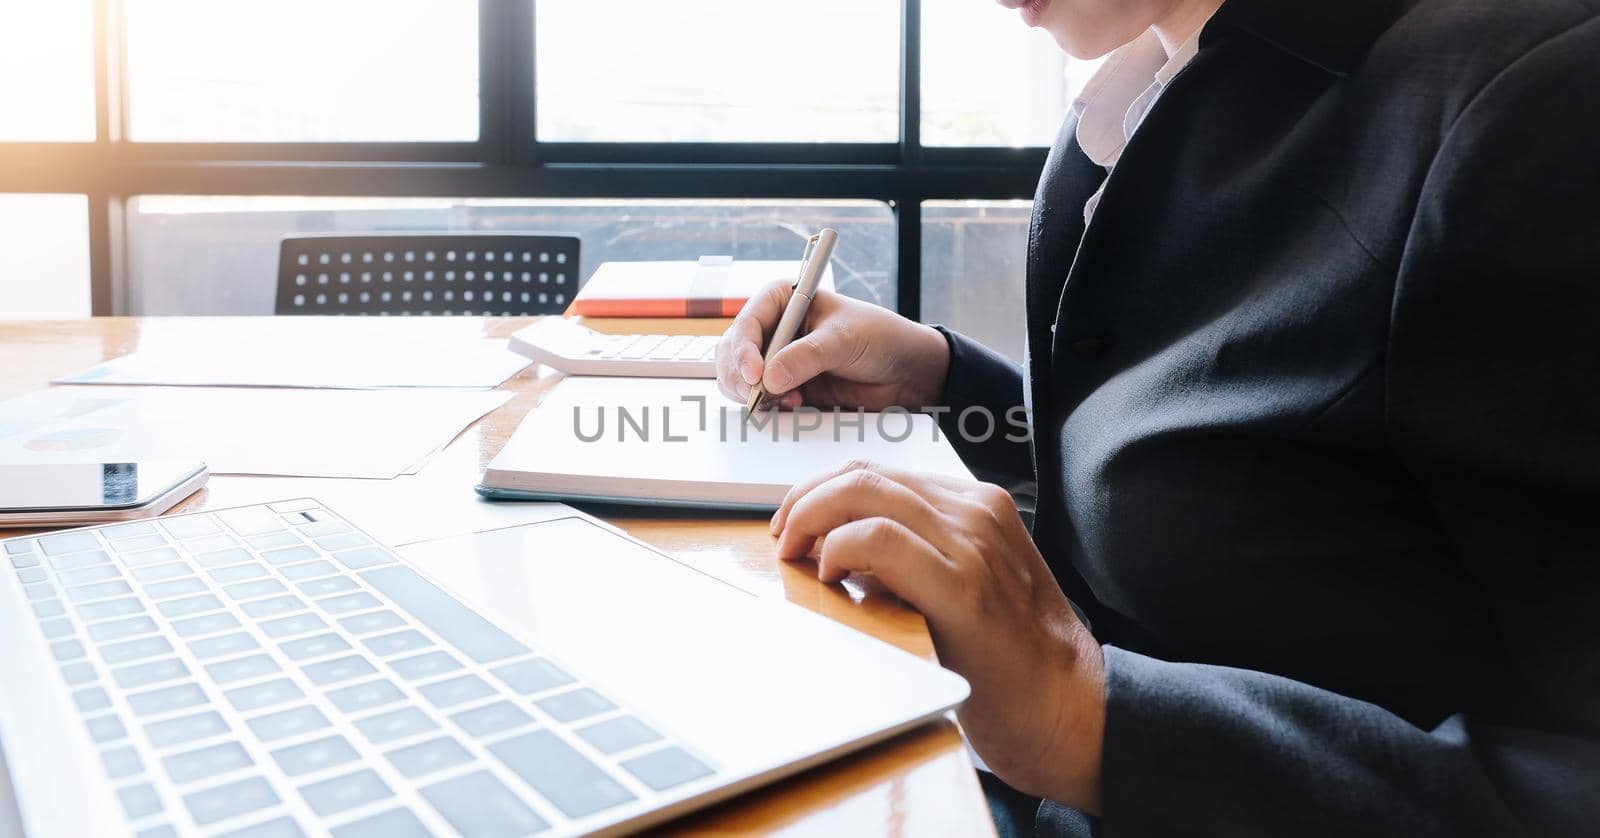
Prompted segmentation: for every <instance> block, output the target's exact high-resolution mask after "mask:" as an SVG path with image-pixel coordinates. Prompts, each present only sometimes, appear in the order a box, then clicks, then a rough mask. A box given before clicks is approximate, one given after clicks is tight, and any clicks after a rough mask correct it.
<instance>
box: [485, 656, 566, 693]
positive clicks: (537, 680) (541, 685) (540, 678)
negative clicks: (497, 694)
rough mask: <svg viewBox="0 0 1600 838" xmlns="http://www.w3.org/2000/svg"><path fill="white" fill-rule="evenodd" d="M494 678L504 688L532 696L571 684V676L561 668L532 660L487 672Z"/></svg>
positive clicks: (538, 659)
mask: <svg viewBox="0 0 1600 838" xmlns="http://www.w3.org/2000/svg"><path fill="white" fill-rule="evenodd" d="M489 671H490V672H493V673H494V676H495V677H496V678H499V679H500V680H501V681H504V682H505V684H506V686H508V687H510V688H511V689H513V690H516V691H517V692H519V693H521V694H522V695H533V694H534V693H542V692H544V691H545V690H548V689H553V688H555V687H559V686H562V685H563V684H570V683H572V676H571V675H568V674H567V673H566V672H565V671H563V670H562V669H561V667H559V666H556V665H555V664H553V663H551V662H549V661H547V660H545V659H544V658H534V659H533V660H526V661H518V662H516V663H508V664H506V665H505V666H497V667H495V668H494V669H491V670H489Z"/></svg>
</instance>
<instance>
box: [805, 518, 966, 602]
mask: <svg viewBox="0 0 1600 838" xmlns="http://www.w3.org/2000/svg"><path fill="white" fill-rule="evenodd" d="M852 573H871V574H873V575H874V576H876V577H878V581H880V582H882V583H883V584H884V586H886V587H887V588H888V589H889V590H891V591H893V592H894V594H895V596H898V597H900V598H901V599H903V600H905V601H906V602H909V603H911V605H912V607H914V608H916V609H917V610H918V611H921V612H922V613H923V615H924V616H926V617H927V618H928V622H929V623H930V625H931V624H934V623H937V622H938V621H939V620H938V617H937V616H936V615H939V614H941V613H942V609H943V608H945V607H947V606H948V605H949V604H950V603H954V602H958V601H959V598H958V597H957V596H956V594H958V593H959V582H958V580H957V577H956V571H955V566H954V565H952V564H951V563H950V562H949V561H947V560H946V559H945V558H944V556H942V555H940V554H939V551H938V550H936V549H934V546H933V545H932V544H929V543H928V542H927V541H926V540H925V539H923V538H921V537H920V536H918V535H917V534H916V533H914V532H912V531H911V530H910V529H908V528H907V527H906V526H905V525H904V524H900V523H898V522H895V521H891V520H889V519H888V518H865V519H862V520H860V521H852V522H850V523H848V524H845V525H844V526H842V527H840V528H839V529H836V530H834V531H833V532H832V533H830V534H829V535H828V540H827V541H826V542H824V543H823V545H822V555H821V556H819V557H818V559H817V578H818V579H821V580H822V581H824V582H829V583H832V582H837V581H839V580H841V579H843V578H845V577H846V576H849V575H850V574H852Z"/></svg>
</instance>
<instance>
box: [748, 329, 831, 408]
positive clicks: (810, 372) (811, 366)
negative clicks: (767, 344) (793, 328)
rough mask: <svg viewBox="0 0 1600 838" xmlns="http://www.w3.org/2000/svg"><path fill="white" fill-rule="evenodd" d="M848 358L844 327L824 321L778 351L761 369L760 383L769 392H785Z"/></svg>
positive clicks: (829, 370)
mask: <svg viewBox="0 0 1600 838" xmlns="http://www.w3.org/2000/svg"><path fill="white" fill-rule="evenodd" d="M850 360H851V359H850V345H849V341H848V340H847V339H846V335H845V332H844V330H842V329H840V328H838V327H837V326H830V325H828V324H826V323H824V324H823V325H822V326H821V327H819V328H818V329H817V330H816V331H813V332H808V333H807V334H805V335H803V336H801V337H799V338H796V339H795V341H794V342H793V343H791V344H789V345H788V346H785V347H784V348H782V349H780V350H778V354H776V355H774V356H772V360H771V361H770V362H769V363H767V364H766V368H765V369H764V370H763V371H762V373H761V383H762V384H763V385H765V386H766V388H767V391H768V392H770V393H787V392H789V391H790V390H794V389H797V388H799V387H800V386H801V385H803V384H805V383H806V382H807V381H810V380H811V379H813V378H816V377H817V376H819V375H821V374H823V373H825V372H831V371H833V370H837V369H840V368H841V367H843V366H845V365H846V364H847V363H849V362H850Z"/></svg>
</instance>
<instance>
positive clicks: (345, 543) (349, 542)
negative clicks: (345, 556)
mask: <svg viewBox="0 0 1600 838" xmlns="http://www.w3.org/2000/svg"><path fill="white" fill-rule="evenodd" d="M316 542H317V546H318V547H321V548H322V549H324V550H327V551H328V552H330V553H332V552H333V551H335V550H348V549H350V548H351V547H365V546H367V545H368V544H371V543H372V539H370V538H367V537H366V536H364V535H362V534H361V533H357V532H344V533H339V534H338V535H325V536H323V537H321V538H318V539H316Z"/></svg>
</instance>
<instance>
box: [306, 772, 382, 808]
mask: <svg viewBox="0 0 1600 838" xmlns="http://www.w3.org/2000/svg"><path fill="white" fill-rule="evenodd" d="M300 796H301V797H302V798H305V801H306V805H308V806H310V807H311V811H313V812H316V813H317V814H318V815H323V816H327V815H332V814H337V813H339V812H343V811H345V810H346V809H354V808H355V807H357V806H365V805H366V804H368V803H371V802H373V801H375V800H383V799H384V798H387V797H393V796H394V792H393V791H391V790H390V789H389V784H388V783H385V782H384V781H383V778H381V777H379V776H378V772H376V771H373V770H372V769H370V768H364V769H362V770H360V771H356V772H354V773H351V774H346V775H344V776H342V777H334V778H333V779H331V780H323V781H322V782H320V783H312V784H311V785H309V786H301V787H300Z"/></svg>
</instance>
